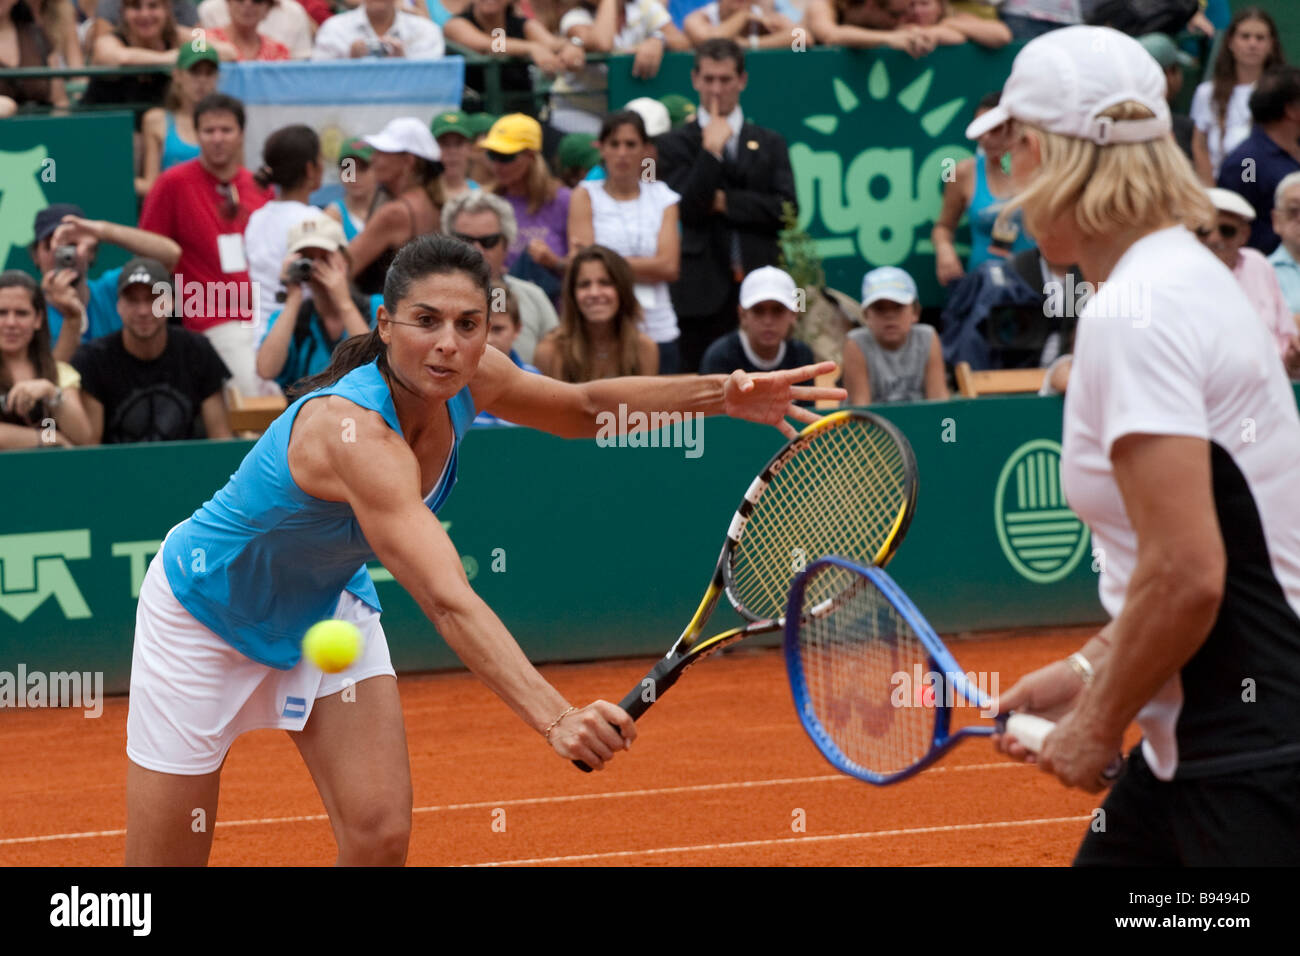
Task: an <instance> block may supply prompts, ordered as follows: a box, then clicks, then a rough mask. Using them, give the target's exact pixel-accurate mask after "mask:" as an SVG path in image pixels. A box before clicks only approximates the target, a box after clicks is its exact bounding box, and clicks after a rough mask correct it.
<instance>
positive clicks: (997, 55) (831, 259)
mask: <svg viewBox="0 0 1300 956" xmlns="http://www.w3.org/2000/svg"><path fill="white" fill-rule="evenodd" d="M1017 50H1018V46H1016V45H1013V46H1010V47H1006V48H1004V49H1002V50H985V49H983V48H982V47H979V46H977V45H975V44H973V43H966V44H963V45H962V46H959V47H947V48H943V49H940V50H937V51H935V52H934V53H932V54H931V55H929V56H927V57H923V58H922V59H919V60H914V59H912V58H911V57H909V56H906V55H905V54H902V53H898V52H895V51H893V50H882V51H876V50H845V49H839V48H824V47H815V48H813V49H810V50H807V51H805V52H791V51H786V50H774V51H766V50H765V51H759V52H757V53H751V54H748V55H747V56H746V58H745V66H746V72H747V74H748V76H749V80H748V85H747V86H746V88H745V92H744V93H743V94H742V95H741V100H740V102H741V106H742V107H743V108H744V111H745V116H746V118H747V119H748V120H750V121H751V122H754V123H757V124H758V125H760V126H766V127H769V128H771V129H774V130H776V131H777V132H778V133H780V134H781V135H782V136H784V137H785V141H786V145H787V146H788V147H789V149H790V163H791V165H792V166H793V168H794V177H795V185H796V187H797V190H798V198H799V225H800V227H801V228H803V229H804V230H806V231H807V232H808V234H809V235H811V236H812V237H813V238H814V239H815V240H816V242H817V248H818V251H819V252H820V254H821V256H822V259H823V265H824V267H825V269H826V278H827V281H828V282H829V284H830V285H831V286H832V287H833V288H836V289H840V290H842V291H844V292H847V293H849V294H850V295H852V296H854V297H855V298H856V297H857V296H858V294H859V290H860V289H861V288H862V276H863V274H864V273H865V272H866V271H867V270H868V269H871V268H874V267H876V266H900V267H901V268H903V269H906V270H907V271H908V272H909V273H910V274H911V275H912V277H913V278H914V279H915V280H916V282H917V285H918V286H919V287H920V292H921V300H922V302H923V303H925V304H926V305H941V304H942V303H943V301H944V295H943V292H942V290H941V288H940V286H939V283H938V280H937V279H936V278H935V274H934V246H933V244H932V243H931V241H930V230H931V228H932V227H933V225H934V220H935V217H936V216H938V214H939V209H940V207H941V205H942V202H943V185H944V181H945V176H946V177H948V178H951V176H952V171H953V170H954V169H955V167H956V165H957V163H959V162H960V161H961V160H963V159H966V158H967V157H969V156H973V155H974V153H975V144H974V143H973V142H971V141H970V140H968V139H967V138H966V126H967V124H968V123H969V122H970V121H971V119H973V118H974V115H975V104H976V103H977V102H978V101H979V99H980V98H981V97H982V96H983V95H984V94H985V93H988V92H990V91H992V90H998V89H1001V87H1002V84H1003V83H1004V82H1005V81H1006V78H1007V76H1009V75H1010V73H1011V62H1012V60H1013V59H1015V53H1016V51H1017ZM693 62H694V54H691V53H671V54H668V55H667V56H665V57H664V62H663V67H662V68H661V69H660V71H659V74H658V75H657V76H656V77H655V78H654V79H652V80H647V81H643V80H638V79H636V78H634V77H633V76H632V73H631V64H632V57H616V58H613V59H612V60H611V61H610V75H609V102H610V105H611V106H621V105H622V104H624V103H626V102H628V101H629V100H631V99H633V98H634V97H638V96H654V97H659V96H663V95H665V94H668V93H681V94H683V95H685V96H688V97H690V98H691V99H692V100H696V101H698V100H697V97H696V94H695V91H694V90H693V89H692V87H691V77H690V72H691V65H692V63H693ZM957 241H958V250H959V251H960V252H961V253H962V254H963V256H964V255H966V254H967V253H968V252H969V244H970V235H969V229H968V228H967V226H966V225H963V226H962V228H961V230H960V231H959V232H958V240H957Z"/></svg>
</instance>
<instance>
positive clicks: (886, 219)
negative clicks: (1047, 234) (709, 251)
mask: <svg viewBox="0 0 1300 956" xmlns="http://www.w3.org/2000/svg"><path fill="white" fill-rule="evenodd" d="M897 70H898V68H897V67H896V68H895V71H896V72H897ZM935 77H936V73H935V70H934V68H933V67H926V68H925V69H923V70H922V72H921V73H920V74H919V75H917V76H916V77H915V78H914V79H912V80H910V81H907V82H905V83H903V84H898V83H897V82H896V80H895V78H894V77H891V76H890V71H889V70H888V69H887V68H886V67H885V64H884V62H883V61H877V62H876V64H875V65H874V66H873V67H872V68H871V71H870V73H869V74H868V76H867V83H866V89H865V90H862V89H856V90H855V89H854V88H852V87H850V86H849V84H848V83H846V82H844V80H842V79H840V78H839V77H829V78H828V79H829V84H828V85H829V87H830V89H829V90H827V91H826V93H825V94H824V95H823V96H822V99H821V102H826V103H833V104H835V105H837V106H838V107H839V112H838V113H825V114H813V115H810V116H807V117H805V118H804V120H803V125H804V126H806V127H807V132H806V133H805V134H804V135H805V136H806V137H807V139H808V141H807V142H804V141H797V142H796V141H794V140H793V139H792V141H791V143H790V163H791V166H792V167H793V168H794V174H795V191H796V194H797V196H798V200H799V220H798V226H799V228H800V229H810V230H811V231H813V232H821V231H825V232H826V233H829V234H830V236H831V238H827V239H818V240H817V241H816V248H817V253H818V255H820V256H821V258H822V259H823V260H826V261H827V262H829V261H830V260H834V259H840V258H848V259H851V260H853V261H855V262H856V261H857V260H859V259H864V260H866V262H867V263H868V264H869V265H871V266H885V265H899V264H900V263H902V262H904V261H905V260H907V259H908V258H909V257H911V256H913V255H930V254H932V253H933V252H934V247H933V245H932V244H931V242H930V239H929V234H928V231H926V232H925V234H924V235H922V234H921V233H920V232H918V229H919V228H920V227H922V226H926V225H928V224H929V223H931V222H933V221H934V217H935V216H936V215H937V214H938V212H939V208H940V206H941V205H942V202H943V187H944V183H945V182H946V181H948V180H949V179H951V178H952V174H953V170H954V169H955V168H956V165H957V163H959V162H961V161H962V160H963V159H968V158H969V157H971V156H974V155H975V154H974V153H973V152H972V149H971V146H972V144H971V143H969V142H968V141H967V140H966V138H965V135H964V130H962V129H960V128H953V121H954V120H955V119H956V118H957V117H958V116H959V115H961V114H962V112H963V109H964V107H965V106H966V103H967V98H966V97H965V96H956V97H951V98H948V99H943V94H942V93H940V94H938V96H936V97H931V95H930V94H931V86H932V85H933V83H934V80H935ZM896 85H901V87H902V88H901V89H895V87H896ZM863 93H865V96H866V98H867V99H868V100H869V101H874V103H873V104H871V106H870V108H871V109H872V110H873V113H872V117H873V120H872V122H869V123H868V122H863V120H862V118H861V116H860V115H858V116H855V115H854V114H855V113H857V111H858V110H859V109H860V108H862V107H863V106H864V103H863V100H862V96H861V95H860V94H863ZM931 99H937V100H939V102H927V101H928V100H931ZM880 110H885V111H887V114H888V118H887V119H886V118H884V117H883V116H882V115H881V114H880V112H879V111H880ZM882 128H889V129H890V130H891V136H893V137H894V138H897V137H898V136H899V131H900V130H906V131H908V132H907V133H903V134H902V135H906V136H910V137H912V138H914V139H916V140H918V141H920V142H922V143H930V142H932V143H933V144H934V145H933V148H930V149H929V151H928V152H927V153H926V154H925V155H924V156H920V155H919V154H918V150H916V149H914V148H912V147H911V146H903V147H885V146H880V145H878V144H877V143H876V142H874V141H875V140H877V139H878V134H879V130H880V129H882ZM940 137H943V138H942V139H941V138H940ZM822 144H825V145H824V147H823V146H822ZM858 147H860V148H858ZM923 148H924V147H923ZM855 149H856V151H855Z"/></svg>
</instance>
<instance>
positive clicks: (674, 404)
mask: <svg viewBox="0 0 1300 956" xmlns="http://www.w3.org/2000/svg"><path fill="white" fill-rule="evenodd" d="M835 367H836V366H835V363H834V362H822V363H821V364H819V365H806V366H804V367H803V368H796V369H787V370H784V371H779V372H755V373H749V372H742V371H739V370H737V371H735V372H732V373H731V375H665V376H644V375H641V376H631V377H626V378H606V379H600V380H599V381H595V382H584V383H582V384H580V385H571V384H569V383H567V382H560V381H557V380H555V379H551V378H546V377H545V376H542V375H530V374H528V373H527V372H524V371H522V370H521V369H519V368H517V367H516V366H515V364H514V363H513V362H511V361H510V359H509V358H508V357H507V356H505V355H502V354H501V353H499V352H496V351H495V350H494V349H488V350H487V351H486V352H485V353H484V355H483V360H482V361H481V362H480V363H479V368H478V373H477V374H476V375H475V376H474V381H473V382H472V383H471V384H470V389H471V392H472V393H473V396H474V407H475V408H479V409H484V410H486V411H489V412H491V413H492V414H493V415H496V416H497V417H498V418H504V419H506V420H507V421H512V422H516V423H518V424H520V425H527V426H529V427H531V428H536V429H538V430H539V431H545V432H550V433H551V434H553V435H559V436H561V437H563V438H594V437H595V436H596V435H597V434H599V433H600V432H601V430H602V429H603V428H608V423H609V422H610V421H611V419H610V417H609V416H611V415H612V416H613V419H612V420H613V421H618V420H620V419H622V420H624V421H626V420H628V419H629V418H631V416H632V415H633V413H636V412H641V413H644V415H645V416H646V417H647V418H648V417H649V416H650V415H652V414H654V413H659V414H665V413H666V414H672V413H673V412H680V413H683V414H692V413H695V412H700V413H702V414H705V415H730V416H731V417H733V418H744V419H747V420H748V421H753V422H761V423H763V424H766V425H773V426H775V427H777V428H779V429H780V430H781V433H782V434H783V435H785V436H786V437H788V438H793V437H794V436H795V434H796V432H795V429H794V427H793V426H791V425H790V423H789V422H787V421H786V418H787V417H788V418H793V419H795V420H796V421H800V422H814V421H816V420H817V419H818V418H819V417H820V416H818V415H816V414H814V413H813V412H811V411H809V410H808V409H806V408H800V407H799V406H797V405H795V404H794V403H795V402H799V401H816V400H818V399H823V398H824V399H832V400H834V401H842V400H843V399H844V398H845V396H846V395H847V394H848V393H847V392H845V391H844V389H842V388H818V387H815V386H798V385H796V384H795V383H796V382H803V381H806V380H808V379H811V378H815V377H816V376H818V375H821V374H823V373H825V372H833V371H835ZM620 406H622V407H623V408H625V409H626V412H625V414H624V415H619V413H618V409H619V407H620ZM647 425H648V422H647Z"/></svg>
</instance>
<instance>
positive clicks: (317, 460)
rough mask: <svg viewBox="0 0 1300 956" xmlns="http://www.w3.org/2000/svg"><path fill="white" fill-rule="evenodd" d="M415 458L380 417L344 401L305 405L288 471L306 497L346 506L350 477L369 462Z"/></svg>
mask: <svg viewBox="0 0 1300 956" xmlns="http://www.w3.org/2000/svg"><path fill="white" fill-rule="evenodd" d="M403 454H405V455H406V456H407V457H409V458H410V459H411V460H412V462H413V461H414V455H413V454H412V453H411V450H410V448H408V447H407V445H406V443H405V442H404V441H402V438H401V436H399V435H398V434H397V433H396V432H394V431H393V430H392V429H391V428H389V427H388V423H387V422H385V421H384V418H383V416H382V415H380V414H379V413H378V412H376V411H374V410H372V409H369V408H362V407H361V406H360V405H358V404H356V403H355V402H353V401H351V400H349V399H346V398H344V397H343V396H341V395H326V396H323V397H321V398H318V399H313V400H311V401H309V402H305V403H304V404H303V406H302V408H301V410H299V412H298V418H297V419H296V420H295V421H294V423H293V432H292V434H291V435H290V438H289V471H290V474H292V476H293V480H294V481H295V482H296V483H297V485H298V487H300V488H301V489H302V490H303V491H305V492H307V494H309V495H312V496H313V497H316V498H322V499H324V500H326V501H346V500H348V494H347V479H346V474H345V472H346V471H347V469H349V468H351V467H356V466H359V465H361V464H362V463H364V462H365V461H370V462H379V461H383V460H388V459H390V458H393V457H397V458H400V457H402V455H403Z"/></svg>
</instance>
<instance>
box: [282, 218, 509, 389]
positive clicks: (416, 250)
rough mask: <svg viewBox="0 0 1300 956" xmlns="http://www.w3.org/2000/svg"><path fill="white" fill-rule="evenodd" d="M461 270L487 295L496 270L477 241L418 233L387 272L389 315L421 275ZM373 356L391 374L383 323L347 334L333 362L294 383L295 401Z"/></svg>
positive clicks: (364, 363)
mask: <svg viewBox="0 0 1300 956" xmlns="http://www.w3.org/2000/svg"><path fill="white" fill-rule="evenodd" d="M456 272H460V273H463V274H465V275H467V276H468V277H469V278H470V279H472V280H473V281H474V284H475V285H476V286H478V288H480V289H482V290H483V297H484V299H486V298H487V295H488V288H489V283H490V280H491V277H492V270H491V268H490V267H489V266H488V264H487V260H486V259H484V258H483V254H482V253H480V252H479V251H478V249H477V248H476V247H474V246H471V245H469V244H468V243H464V242H461V241H460V240H459V239H453V238H451V236H445V235H443V234H441V233H436V232H435V233H429V234H427V235H423V236H416V237H415V238H414V239H412V240H411V241H410V242H408V243H407V244H406V245H404V246H402V248H400V249H398V250H397V255H396V256H395V257H394V258H393V264H392V265H390V266H389V267H388V274H387V275H386V276H385V277H384V308H385V309H386V310H387V311H388V314H389V315H396V314H397V308H398V306H399V305H400V304H401V303H402V302H403V301H404V300H405V299H407V298H408V297H409V296H410V294H411V285H412V283H414V282H415V281H416V280H418V279H423V278H425V277H427V276H432V275H448V274H451V273H456ZM371 362H375V363H377V364H378V365H379V371H380V372H382V373H383V374H385V375H387V374H388V371H389V369H388V346H387V345H385V344H384V340H383V339H381V338H380V337H379V329H378V328H374V329H371V330H370V334H369V335H354V336H350V337H349V338H347V339H344V340H343V341H342V342H340V343H339V344H338V346H337V347H336V348H335V349H334V353H333V355H332V356H331V357H330V364H329V368H327V369H325V371H323V372H318V373H317V374H315V375H312V376H309V377H308V378H304V379H302V380H301V381H299V382H296V383H294V384H293V385H292V386H290V387H289V388H288V389H287V390H286V392H285V395H286V397H287V398H288V399H289V401H291V402H292V401H294V400H295V399H298V398H300V397H302V396H303V395H306V394H307V393H308V392H314V391H316V390H317V389H320V388H327V387H329V386H330V385H333V384H334V383H335V382H337V381H338V380H339V379H341V378H342V377H343V376H344V375H347V374H348V373H349V372H351V371H353V370H354V369H358V368H360V367H361V366H363V365H369V364H370V363H371Z"/></svg>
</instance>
